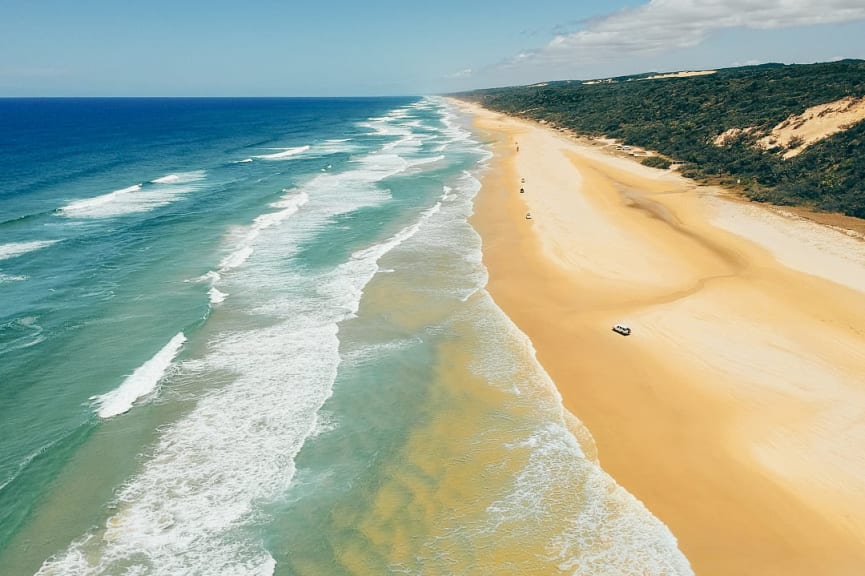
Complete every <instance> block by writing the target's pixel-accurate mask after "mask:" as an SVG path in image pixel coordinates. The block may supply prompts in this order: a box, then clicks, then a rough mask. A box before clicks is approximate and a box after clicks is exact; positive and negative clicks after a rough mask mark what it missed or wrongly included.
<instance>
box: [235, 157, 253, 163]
mask: <svg viewBox="0 0 865 576" xmlns="http://www.w3.org/2000/svg"><path fill="white" fill-rule="evenodd" d="M250 162H252V158H244V159H243V160H235V161H234V162H232V164H248V163H250Z"/></svg>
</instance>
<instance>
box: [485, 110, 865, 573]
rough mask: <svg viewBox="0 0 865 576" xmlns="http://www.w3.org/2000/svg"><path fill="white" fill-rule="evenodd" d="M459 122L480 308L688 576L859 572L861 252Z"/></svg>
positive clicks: (644, 173) (762, 213) (747, 209)
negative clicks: (515, 337) (477, 178)
mask: <svg viewBox="0 0 865 576" xmlns="http://www.w3.org/2000/svg"><path fill="white" fill-rule="evenodd" d="M469 109H470V111H471V112H472V113H473V114H475V126H476V129H477V130H478V132H479V133H480V134H481V136H482V137H483V138H485V139H486V140H488V141H490V142H491V143H492V146H493V151H494V153H495V157H494V158H493V160H492V161H491V168H490V170H489V171H488V173H487V175H486V177H485V179H484V181H483V189H482V190H481V192H480V193H479V195H478V197H477V199H476V204H475V216H474V218H473V222H472V223H473V225H474V226H475V228H476V229H477V230H478V232H479V233H480V234H481V236H482V238H483V243H484V248H483V251H484V261H485V264H486V266H487V268H488V270H489V274H490V278H489V287H488V288H489V291H490V292H491V294H492V296H493V298H494V299H495V300H496V302H497V303H498V304H499V306H501V307H502V308H503V309H504V310H505V312H506V313H507V314H508V315H509V316H510V317H511V319H512V320H513V321H514V322H515V323H516V324H517V325H518V326H519V327H520V328H521V329H522V330H523V331H524V332H525V333H526V334H527V335H528V336H529V337H530V338H531V340H532V341H533V343H534V346H535V348H536V349H537V354H538V359H539V360H540V362H541V363H542V364H543V366H544V367H545V368H546V370H547V371H548V372H549V374H550V376H551V377H552V378H553V380H554V381H555V382H556V385H557V387H558V388H559V390H560V392H561V394H562V396H563V399H564V403H565V406H566V408H567V409H568V410H570V411H571V412H572V413H573V414H575V415H576V416H577V417H578V418H579V419H580V420H582V422H583V423H584V424H585V425H586V426H587V427H588V429H589V430H590V431H591V433H592V435H593V437H594V439H595V442H596V444H597V450H598V457H599V459H600V463H601V465H602V466H603V467H604V469H605V470H606V471H607V472H609V473H610V474H611V475H612V476H613V477H614V478H615V479H616V480H617V482H618V483H619V484H621V485H623V486H624V487H625V488H626V489H628V490H629V491H630V492H631V493H633V494H634V495H635V496H636V497H637V498H639V499H640V500H642V501H643V502H644V503H645V504H646V506H647V507H648V508H649V510H651V511H652V512H653V513H654V514H655V515H656V516H657V517H658V518H660V519H661V520H662V521H663V522H665V523H666V524H667V525H668V526H669V527H670V529H671V530H672V532H673V534H674V535H675V536H676V537H677V538H678V539H679V545H680V548H681V550H682V551H683V552H684V553H685V555H686V556H687V557H688V558H689V560H690V561H691V564H692V566H693V568H694V571H695V572H696V573H697V574H698V575H707V574H718V575H721V574H723V575H732V574H736V575H745V574H755V575H756V574H759V575H775V574H777V575H795V574H803V575H805V574H808V575H813V574H833V575H846V574H851V575H852V574H861V573H862V570H863V567H865V450H863V449H862V448H863V446H865V264H863V262H865V258H862V257H861V256H862V254H865V252H861V253H860V252H859V251H858V250H860V249H861V248H862V246H863V243H862V242H861V240H857V239H855V238H850V237H849V236H845V235H844V234H842V233H841V232H839V231H838V230H833V229H830V228H823V227H819V226H817V225H815V224H812V223H810V222H805V221H796V220H794V219H790V218H788V219H784V218H783V217H782V216H780V215H777V214H774V213H772V212H771V211H769V210H767V209H765V208H762V207H759V206H754V205H749V204H743V203H741V202H729V201H726V200H724V199H723V198H720V197H719V196H718V193H717V191H716V190H713V189H709V188H698V187H696V186H695V185H694V184H693V182H690V181H688V180H685V179H683V178H681V177H679V176H678V175H676V174H674V173H670V172H667V171H660V170H653V169H649V168H645V167H643V166H641V165H639V164H637V163H636V162H634V161H632V160H628V159H625V158H618V157H615V156H614V155H613V154H610V153H607V152H606V151H603V150H600V149H599V147H598V146H593V145H592V143H590V142H587V141H581V140H577V139H572V138H568V137H566V136H564V135H562V134H560V133H558V132H555V131H553V130H550V129H547V128H544V127H541V126H538V125H535V124H532V123H528V122H524V121H520V120H517V119H513V118H509V117H506V116H502V115H499V114H495V113H492V112H488V111H484V110H482V109H479V108H476V107H469ZM517 144H519V151H518V152H517V150H516V148H517ZM521 178H525V183H521ZM520 187H523V188H524V189H525V193H524V194H520V192H519V190H520ZM529 211H530V212H531V214H532V219H531V220H527V219H526V218H525V214H526V212H529ZM827 262H829V263H831V265H827ZM617 322H626V323H627V324H629V325H630V326H631V327H632V328H633V334H632V335H631V336H629V337H622V336H619V335H617V334H615V333H613V332H612V331H611V330H610V328H611V326H612V325H613V324H615V323H617Z"/></svg>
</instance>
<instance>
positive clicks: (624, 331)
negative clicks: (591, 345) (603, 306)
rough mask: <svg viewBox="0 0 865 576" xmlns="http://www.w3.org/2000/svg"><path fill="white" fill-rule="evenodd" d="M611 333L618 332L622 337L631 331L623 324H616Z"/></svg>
mask: <svg viewBox="0 0 865 576" xmlns="http://www.w3.org/2000/svg"><path fill="white" fill-rule="evenodd" d="M613 332H618V333H619V334H621V335H622V336H628V335H630V333H631V329H630V328H628V327H627V326H625V325H624V324H616V325H615V326H613Z"/></svg>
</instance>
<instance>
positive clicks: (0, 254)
mask: <svg viewBox="0 0 865 576" xmlns="http://www.w3.org/2000/svg"><path fill="white" fill-rule="evenodd" d="M55 243H57V240H34V241H32V242H9V243H7V244H0V260H8V259H9V258H15V257H17V256H21V255H22V254H27V253H28V252H35V251H36V250H41V249H42V248H45V247H47V246H51V245H52V244H55Z"/></svg>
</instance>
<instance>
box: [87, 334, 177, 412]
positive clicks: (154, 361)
mask: <svg viewBox="0 0 865 576" xmlns="http://www.w3.org/2000/svg"><path fill="white" fill-rule="evenodd" d="M184 342H186V336H184V334H183V332H180V333H178V334H176V335H175V336H174V338H172V339H171V340H170V341H169V342H168V344H166V345H165V346H163V348H162V349H161V350H160V351H159V352H157V353H156V354H155V355H154V356H153V357H152V358H151V359H150V360H148V361H147V362H145V363H144V364H142V365H141V366H139V367H138V368H136V369H135V371H134V372H133V373H132V374H130V375H129V376H128V377H127V378H126V380H124V381H123V383H122V384H121V385H120V386H119V387H118V388H116V389H114V390H112V391H111V392H108V393H107V394H102V395H101V396H97V397H95V398H94V400H96V403H97V404H98V406H99V410H98V411H97V414H99V417H100V418H111V417H113V416H117V415H119V414H123V413H125V412H128V411H129V410H130V409H131V408H132V405H133V404H134V403H135V401H136V400H138V399H139V398H141V397H142V396H145V395H147V394H150V393H151V392H153V390H154V388H156V385H157V384H158V383H159V381H160V380H161V379H162V377H163V376H164V375H165V372H166V370H168V367H169V366H171V363H172V362H173V361H174V357H175V356H177V353H178V352H180V348H181V347H182V346H183V343H184Z"/></svg>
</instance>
